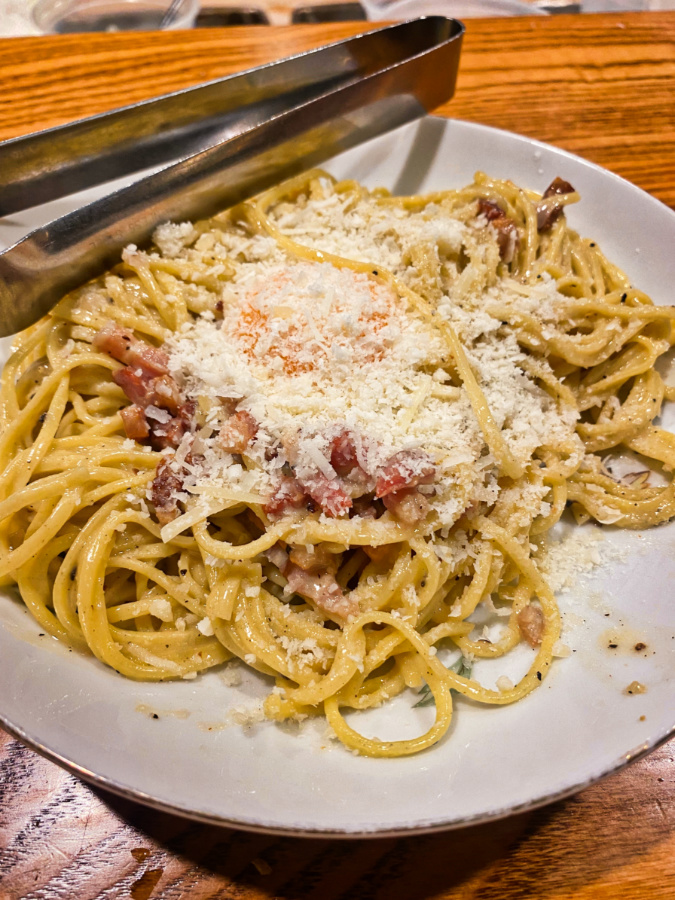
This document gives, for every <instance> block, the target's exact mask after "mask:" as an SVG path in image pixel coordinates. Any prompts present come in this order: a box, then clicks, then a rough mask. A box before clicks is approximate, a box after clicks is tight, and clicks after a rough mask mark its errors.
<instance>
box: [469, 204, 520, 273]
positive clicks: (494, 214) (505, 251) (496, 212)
mask: <svg viewBox="0 0 675 900" xmlns="http://www.w3.org/2000/svg"><path fill="white" fill-rule="evenodd" d="M478 215H481V216H485V218H486V219H487V220H488V222H489V223H490V224H491V225H492V227H493V228H494V229H495V231H496V232H497V246H498V247H499V255H500V256H501V258H502V259H503V260H504V262H506V263H510V262H511V261H512V260H513V257H514V256H515V253H516V250H517V249H518V243H519V240H520V239H519V236H518V229H517V227H516V223H515V222H514V221H513V219H510V218H509V217H508V216H507V215H506V213H505V212H504V210H503V209H502V208H501V206H498V205H497V204H496V203H493V202H492V200H485V199H484V198H481V199H480V200H479V201H478Z"/></svg>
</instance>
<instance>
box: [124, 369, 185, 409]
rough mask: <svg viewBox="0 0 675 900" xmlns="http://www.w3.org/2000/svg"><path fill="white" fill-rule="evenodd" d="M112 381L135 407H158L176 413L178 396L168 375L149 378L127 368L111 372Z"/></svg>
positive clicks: (173, 382)
mask: <svg viewBox="0 0 675 900" xmlns="http://www.w3.org/2000/svg"><path fill="white" fill-rule="evenodd" d="M113 381H114V382H115V384H117V385H119V386H120V387H121V388H122V390H123V391H124V393H125V394H126V395H127V397H128V398H129V399H130V400H131V402H132V403H135V404H136V406H141V407H143V409H145V407H146V406H158V407H159V408H160V409H168V410H169V412H170V413H176V412H177V410H178V406H179V404H180V394H179V393H178V387H177V385H176V382H175V381H174V380H173V378H171V376H170V375H159V376H156V377H154V378H151V377H150V376H149V375H147V374H146V373H145V372H141V374H140V375H139V374H138V370H136V369H132V368H130V367H129V366H127V367H126V368H124V369H118V370H117V371H116V372H113Z"/></svg>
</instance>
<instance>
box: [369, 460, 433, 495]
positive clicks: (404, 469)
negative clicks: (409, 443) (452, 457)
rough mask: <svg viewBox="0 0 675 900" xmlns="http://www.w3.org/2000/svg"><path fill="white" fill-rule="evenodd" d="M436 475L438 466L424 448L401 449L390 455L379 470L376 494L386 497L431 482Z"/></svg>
mask: <svg viewBox="0 0 675 900" xmlns="http://www.w3.org/2000/svg"><path fill="white" fill-rule="evenodd" d="M435 477H436V466H435V465H434V463H433V460H432V459H431V457H430V456H429V454H428V453H425V452H424V451H423V450H400V451H399V452H398V453H395V454H394V455H393V456H390V457H389V459H388V460H387V461H386V463H385V464H384V465H383V466H382V468H381V469H380V470H379V471H378V474H377V481H376V483H375V496H376V497H386V496H387V494H393V493H395V492H396V491H401V490H403V489H407V488H413V487H417V485H418V484H431V482H432V481H433V480H434V478H435Z"/></svg>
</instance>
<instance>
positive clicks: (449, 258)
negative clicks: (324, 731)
mask: <svg viewBox="0 0 675 900" xmlns="http://www.w3.org/2000/svg"><path fill="white" fill-rule="evenodd" d="M577 200H578V196H577V194H576V193H575V192H574V189H573V188H572V186H571V185H568V184H567V183H566V182H563V181H562V180H561V179H556V180H555V181H554V182H553V183H552V185H550V186H549V188H548V189H547V190H546V192H545V193H544V195H543V196H541V195H539V194H537V193H534V192H533V191H529V190H523V189H521V188H519V187H517V186H515V185H514V184H512V183H511V182H504V181H496V180H493V179H491V178H489V177H487V176H486V175H483V174H481V173H479V174H478V175H477V176H476V178H475V181H474V183H473V184H471V185H469V186H467V187H465V188H463V189H461V190H456V191H444V192H437V193H434V194H431V195H426V196H419V197H392V196H390V195H389V194H388V193H387V192H386V191H385V190H376V191H372V192H369V191H367V190H366V189H365V188H363V187H362V186H360V185H359V184H357V183H355V182H339V183H338V182H335V181H334V180H333V179H332V178H330V177H329V176H328V175H326V174H325V173H322V172H310V173H307V174H305V175H303V176H301V177H300V178H297V179H294V180H292V181H290V182H287V183H285V184H282V185H280V186H278V187H276V188H274V189H273V190H270V191H268V192H267V193H265V194H264V195H261V196H259V197H257V198H255V199H254V200H251V201H249V202H247V203H244V204H242V205H241V206H238V207H236V208H234V209H232V210H228V211H227V212H225V213H223V214H222V215H220V216H217V217H216V218H214V219H212V220H209V221H205V222H200V223H197V224H196V225H192V224H189V223H183V224H167V225H165V226H162V227H160V228H159V229H158V230H157V232H156V234H155V239H154V241H155V243H154V245H153V247H152V248H151V249H150V250H148V251H143V250H139V249H138V248H136V247H129V248H127V250H126V251H125V253H124V254H123V260H122V261H121V263H120V264H119V265H118V266H117V267H116V268H115V269H114V270H113V271H111V272H110V273H108V274H107V275H106V276H104V277H102V278H101V279H98V280H97V281H95V282H92V283H90V284H88V285H85V286H84V287H83V288H81V289H80V290H78V291H76V292H74V293H72V294H70V295H69V296H67V297H65V298H64V299H63V301H62V302H61V303H60V304H59V305H58V306H57V307H56V309H55V310H54V311H53V313H52V314H51V315H50V316H48V317H47V318H46V319H44V320H43V321H41V322H40V323H38V324H37V325H35V326H34V327H32V328H31V329H29V330H27V331H26V332H24V333H22V334H21V335H19V336H18V337H17V339H16V342H15V349H14V352H13V355H12V356H11V358H10V360H9V362H8V363H7V365H6V366H5V369H4V373H3V376H2V390H1V393H0V404H1V406H0V415H1V417H2V435H1V437H0V466H1V467H2V473H3V474H2V478H1V480H0V490H1V494H0V576H1V577H2V579H3V584H5V585H9V584H16V585H17V586H18V589H19V591H20V594H21V597H22V598H23V601H24V603H25V604H26V606H27V607H28V608H29V609H30V611H31V613H32V614H33V616H34V617H35V618H36V619H37V620H38V622H39V623H40V625H41V627H42V628H44V629H45V631H48V632H49V633H50V634H52V635H54V636H56V637H57V638H59V639H61V640H63V641H66V642H68V643H70V644H72V645H73V646H76V647H78V648H82V649H86V650H88V651H90V652H92V653H93V654H95V655H96V656H97V657H98V659H100V660H101V661H102V662H104V663H106V664H107V665H109V666H111V667H112V668H114V669H115V670H116V671H117V672H119V673H120V674H121V675H124V676H126V677H129V678H136V679H147V680H165V679H172V678H192V677H196V675H197V674H198V673H199V672H202V671H204V670H206V669H209V668H211V667H213V666H217V665H219V664H221V663H224V662H226V661H227V660H230V659H232V658H238V659H240V660H242V661H243V662H244V663H245V664H246V665H248V666H251V667H252V668H254V669H256V670H257V671H259V672H260V673H262V674H263V675H264V676H266V677H267V678H268V680H269V686H270V693H269V695H268V697H267V700H266V701H265V712H266V714H267V715H268V716H269V717H270V718H272V719H277V720H284V719H289V718H302V717H305V716H308V715H319V714H323V715H325V716H326V718H327V720H328V722H329V724H330V725H331V726H332V728H333V729H334V731H335V732H336V734H337V736H338V737H339V739H340V740H341V741H342V742H343V743H344V744H346V745H347V746H348V747H349V748H351V749H353V750H357V751H359V752H361V753H364V754H366V755H371V756H397V755H404V754H410V753H414V752H417V751H420V750H423V749H424V748H427V747H429V746H431V745H433V744H434V743H436V742H437V741H438V740H440V739H441V738H442V737H443V735H444V734H445V733H446V732H447V730H448V728H449V726H450V723H451V719H452V711H453V699H452V697H453V692H457V693H458V694H463V695H465V696H467V697H470V698H471V699H473V700H475V701H477V702H480V703H484V704H495V705H499V704H505V703H511V702H514V701H516V700H519V699H520V698H522V697H524V696H525V695H526V694H528V693H529V692H530V691H532V690H533V689H534V688H536V687H537V686H538V685H539V684H540V683H541V681H542V680H543V678H544V677H545V676H546V674H547V672H548V670H549V668H550V666H551V663H552V659H553V655H554V652H555V645H556V642H557V641H558V638H559V632H560V623H559V615H558V610H557V606H556V601H555V597H554V596H553V594H552V592H551V590H550V588H549V587H548V585H547V584H546V581H545V579H544V578H543V577H542V575H541V573H540V568H539V565H538V557H539V554H540V552H541V550H542V547H544V545H545V541H546V534H547V532H548V531H549V530H550V529H551V527H552V526H553V525H554V524H555V523H556V522H557V521H558V519H559V518H560V516H561V515H562V513H563V511H564V510H565V508H566V507H567V506H570V507H571V509H572V512H573V513H574V515H575V516H576V517H577V520H578V521H585V520H587V519H589V518H590V519H594V520H596V521H598V522H602V523H611V524H616V525H619V526H621V527H626V528H643V527H646V526H650V525H656V524H659V523H660V522H663V521H666V520H668V519H670V518H672V517H673V516H675V487H674V483H673V482H670V483H669V484H666V485H661V484H652V483H651V481H650V480H649V479H648V478H647V477H646V474H640V475H636V476H635V477H634V478H632V479H630V478H629V479H626V478H624V479H619V478H617V477H615V476H614V475H613V474H612V472H611V469H610V467H609V464H608V460H607V456H608V455H609V453H610V452H616V450H617V448H618V450H619V451H620V450H621V449H624V450H625V449H628V450H630V451H632V452H633V453H636V454H639V455H640V456H641V457H642V458H644V460H645V465H646V467H647V468H649V466H652V467H661V469H662V470H663V471H665V472H670V471H671V470H672V467H673V465H675V440H674V439H673V437H672V435H670V434H668V433H667V432H664V431H663V430H662V429H660V428H659V427H657V426H655V425H654V420H655V418H656V417H657V416H658V415H659V413H660V410H661V407H662V404H663V403H664V401H665V400H667V399H672V389H669V388H667V387H666V386H665V385H664V383H663V381H662V379H661V378H660V376H659V375H658V373H657V371H656V370H655V368H654V364H655V362H656V360H657V359H658V358H659V356H661V355H662V354H663V353H664V352H665V351H666V350H668V349H669V348H670V346H671V344H672V342H673V332H672V323H673V319H674V318H675V309H673V308H672V307H657V306H654V305H653V304H652V302H651V301H650V300H649V298H648V297H646V296H645V295H644V294H642V293H641V292H640V291H639V290H637V289H636V288H634V287H633V286H632V285H631V284H630V283H629V281H628V279H627V277H626V276H625V275H624V274H623V273H622V272H621V271H620V270H619V269H618V268H617V267H616V266H615V265H614V264H612V263H611V262H609V261H608V260H607V259H606V258H605V257H604V256H603V254H602V252H601V251H600V249H599V248H598V247H597V246H596V245H595V244H594V243H593V242H592V241H588V240H585V239H582V238H580V237H579V236H578V235H577V234H576V233H575V232H573V231H572V230H571V229H570V228H569V227H568V225H567V222H566V219H565V215H564V208H565V206H566V205H567V204H568V203H571V202H575V201H577ZM486 610H487V611H488V613H489V614H490V615H492V617H493V619H494V621H495V622H497V623H498V625H497V626H495V628H492V629H491V630H490V631H489V635H490V636H489V637H488V636H487V633H486V632H482V633H481V632H480V631H479V630H478V629H477V627H476V623H477V621H478V619H479V618H480V615H481V614H483V615H484V614H485V612H486ZM523 643H526V644H529V645H530V646H531V648H532V651H531V658H530V662H529V667H528V669H527V672H526V673H525V674H524V676H523V677H522V678H521V680H520V681H518V683H516V684H515V685H514V684H512V683H511V682H509V681H508V679H505V678H501V679H498V685H499V686H498V687H497V686H495V687H494V688H493V689H492V688H488V687H486V686H484V685H481V684H480V683H479V681H478V680H477V679H476V678H473V679H472V678H471V677H470V676H468V675H467V674H466V672H467V671H468V663H469V662H470V661H472V660H475V659H481V658H490V659H499V658H500V657H505V656H506V655H507V654H509V653H510V652H511V651H513V650H514V648H516V647H517V646H519V645H521V644H523ZM439 649H443V650H444V651H446V652H447V651H452V650H454V651H455V654H456V655H460V654H461V657H462V658H463V660H464V661H465V663H467V666H466V667H464V668H462V669H459V670H457V671H456V669H457V667H456V666H453V667H449V666H448V665H445V664H444V663H443V662H442V661H441V658H440V657H439V655H438V652H437V651H438V650H439ZM446 661H447V660H446ZM459 672H462V673H463V674H459ZM423 685H426V686H427V689H428V691H429V692H430V695H431V696H432V697H433V700H434V702H435V719H434V722H433V724H432V726H431V727H430V728H429V730H428V731H427V732H426V733H425V734H422V735H420V736H419V737H417V738H414V739H406V740H399V741H382V740H376V739H371V738H367V737H364V736H363V735H362V734H360V733H359V731H358V729H357V725H358V719H354V720H350V722H349V723H348V722H347V721H346V719H345V712H347V711H349V710H364V709H368V708H372V707H375V706H378V705H380V704H382V703H384V702H386V701H387V700H389V699H390V698H392V697H394V696H396V695H398V694H401V693H402V692H403V691H404V690H405V689H406V688H414V689H416V690H419V689H420V688H421V687H422V686H423Z"/></svg>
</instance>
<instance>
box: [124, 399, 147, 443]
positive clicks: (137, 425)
mask: <svg viewBox="0 0 675 900" xmlns="http://www.w3.org/2000/svg"><path fill="white" fill-rule="evenodd" d="M120 416H121V417H122V422H123V424H124V432H125V434H126V436H127V437H128V438H131V439H132V440H133V441H141V440H143V438H146V437H147V436H148V435H149V434H150V427H149V426H148V420H147V419H146V418H145V413H144V412H143V410H142V409H141V407H140V406H127V407H125V408H124V409H121V410H120Z"/></svg>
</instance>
